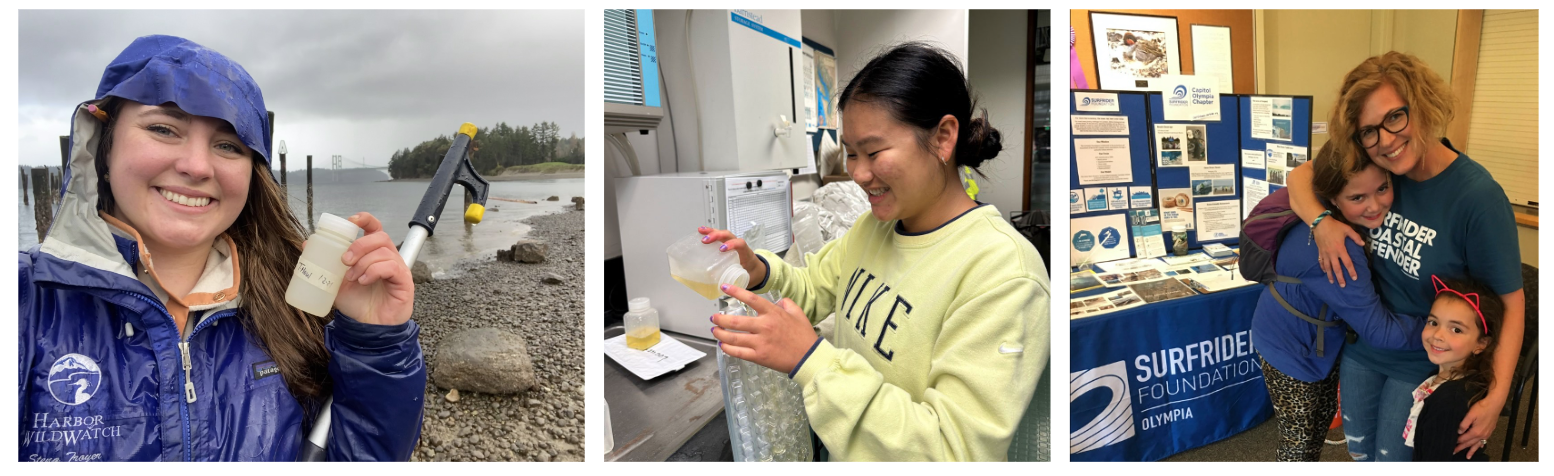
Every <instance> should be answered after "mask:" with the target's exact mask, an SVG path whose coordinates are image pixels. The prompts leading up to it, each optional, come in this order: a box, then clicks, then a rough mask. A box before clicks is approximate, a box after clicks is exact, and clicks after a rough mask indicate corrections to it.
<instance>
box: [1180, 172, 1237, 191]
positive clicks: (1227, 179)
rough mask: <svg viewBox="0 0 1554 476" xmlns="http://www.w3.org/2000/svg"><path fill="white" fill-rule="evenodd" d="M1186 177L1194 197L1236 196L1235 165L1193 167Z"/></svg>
mask: <svg viewBox="0 0 1554 476" xmlns="http://www.w3.org/2000/svg"><path fill="white" fill-rule="evenodd" d="M1187 176H1188V180H1189V181H1190V184H1191V185H1190V186H1189V188H1190V189H1192V196H1194V197H1209V196H1220V195H1235V194H1236V180H1235V179H1236V166H1235V164H1216V165H1194V166H1192V168H1191V169H1189V170H1188V173H1187Z"/></svg>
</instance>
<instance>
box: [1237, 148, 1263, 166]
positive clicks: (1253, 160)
mask: <svg viewBox="0 0 1554 476" xmlns="http://www.w3.org/2000/svg"><path fill="white" fill-rule="evenodd" d="M1266 160H1267V158H1266V157H1265V156H1264V155H1263V152H1262V151H1257V150H1246V149H1241V168H1243V169H1261V168H1264V167H1263V163H1264V162H1265V161H1266Z"/></svg>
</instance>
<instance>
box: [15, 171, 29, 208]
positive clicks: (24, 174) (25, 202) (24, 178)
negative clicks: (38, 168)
mask: <svg viewBox="0 0 1554 476" xmlns="http://www.w3.org/2000/svg"><path fill="white" fill-rule="evenodd" d="M16 173H18V174H21V176H22V205H28V206H31V202H29V201H28V200H27V193H28V191H27V170H26V169H17V170H16Z"/></svg>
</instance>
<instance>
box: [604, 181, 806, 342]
mask: <svg viewBox="0 0 1554 476" xmlns="http://www.w3.org/2000/svg"><path fill="white" fill-rule="evenodd" d="M615 203H616V207H617V208H616V209H617V210H618V212H619V217H620V235H621V236H620V239H621V258H622V264H623V265H624V266H625V271H626V293H627V295H629V296H630V297H633V298H636V297H646V298H650V299H652V300H653V307H654V308H656V309H658V312H659V324H660V327H661V328H662V329H664V330H669V331H674V332H679V333H682V334H688V335H693V336H698V337H706V338H711V337H712V333H711V328H712V323H710V322H708V321H707V318H708V317H710V316H712V314H713V313H715V312H717V303H716V302H715V301H709V300H707V299H706V298H704V297H702V296H701V295H699V294H696V292H695V291H692V290H690V288H687V287H685V286H684V285H681V284H680V283H679V282H677V281H675V280H674V279H673V278H672V277H670V275H669V258H668V256H667V255H665V254H664V250H665V249H666V248H668V247H669V245H670V244H671V243H674V242H675V240H678V239H680V238H681V237H684V236H686V235H690V234H693V233H696V228H697V227H700V226H706V227H711V228H715V229H727V230H731V231H733V232H734V234H735V235H739V236H744V235H745V233H746V232H747V231H749V230H750V228H751V227H752V225H753V224H760V225H761V226H762V227H763V232H762V233H761V235H763V238H761V242H760V243H752V244H751V246H752V247H753V248H756V249H765V250H771V251H774V252H782V251H787V249H788V246H789V245H791V244H792V243H793V232H792V228H791V222H792V219H793V187H792V185H791V183H790V182H789V179H788V176H787V174H786V173H784V172H782V171H761V172H686V173H672V174H660V175H643V176H637V177H625V178H617V179H615ZM751 285H752V286H753V285H755V283H751Z"/></svg>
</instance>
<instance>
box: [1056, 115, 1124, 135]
mask: <svg viewBox="0 0 1554 476" xmlns="http://www.w3.org/2000/svg"><path fill="white" fill-rule="evenodd" d="M1069 122H1070V123H1071V124H1072V125H1073V129H1074V135H1076V136H1125V135H1128V116H1100V115H1094V114H1074V115H1072V116H1069Z"/></svg>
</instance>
